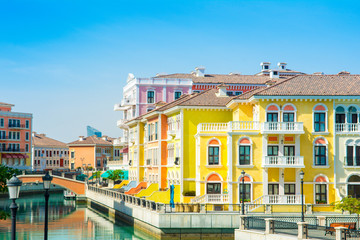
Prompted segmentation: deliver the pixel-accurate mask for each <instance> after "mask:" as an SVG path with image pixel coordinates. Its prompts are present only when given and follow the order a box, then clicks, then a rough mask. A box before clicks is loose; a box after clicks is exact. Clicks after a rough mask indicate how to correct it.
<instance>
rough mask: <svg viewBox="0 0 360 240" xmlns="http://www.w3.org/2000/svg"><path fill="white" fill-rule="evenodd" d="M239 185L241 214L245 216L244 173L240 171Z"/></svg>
mask: <svg viewBox="0 0 360 240" xmlns="http://www.w3.org/2000/svg"><path fill="white" fill-rule="evenodd" d="M241 179H242V180H241V183H242V189H241V198H242V202H241V214H242V215H245V184H244V181H245V171H244V170H242V172H241Z"/></svg>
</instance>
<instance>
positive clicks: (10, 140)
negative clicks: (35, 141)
mask: <svg viewBox="0 0 360 240" xmlns="http://www.w3.org/2000/svg"><path fill="white" fill-rule="evenodd" d="M12 107H14V105H13V104H8V103H0V157H1V164H3V165H6V166H9V167H12V168H18V169H31V163H32V160H31V145H32V143H31V131H32V114H31V113H19V112H12Z"/></svg>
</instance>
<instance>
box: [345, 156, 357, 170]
mask: <svg viewBox="0 0 360 240" xmlns="http://www.w3.org/2000/svg"><path fill="white" fill-rule="evenodd" d="M344 166H345V167H347V168H360V156H356V157H354V156H346V157H344Z"/></svg>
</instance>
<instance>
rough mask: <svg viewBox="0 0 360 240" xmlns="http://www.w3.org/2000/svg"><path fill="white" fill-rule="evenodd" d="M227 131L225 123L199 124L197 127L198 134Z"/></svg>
mask: <svg viewBox="0 0 360 240" xmlns="http://www.w3.org/2000/svg"><path fill="white" fill-rule="evenodd" d="M227 130H228V124H227V123H200V124H199V125H198V132H226V131H227Z"/></svg>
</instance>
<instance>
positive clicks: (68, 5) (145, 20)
mask: <svg viewBox="0 0 360 240" xmlns="http://www.w3.org/2000/svg"><path fill="white" fill-rule="evenodd" d="M0 4H1V5H0V82H1V85H0V86H1V90H2V91H1V97H0V102H8V103H13V104H15V105H16V106H15V108H14V111H19V112H31V113H33V114H34V125H33V129H34V131H37V132H42V133H46V134H47V135H48V136H50V137H53V138H55V139H58V140H61V141H65V142H70V141H73V140H75V139H76V138H77V137H78V136H79V135H85V134H86V125H91V126H94V127H95V128H97V129H99V130H101V131H103V133H104V134H106V135H109V136H112V137H117V136H119V135H120V132H121V131H120V130H119V129H117V127H116V120H117V119H118V118H120V113H119V112H114V111H113V105H114V104H115V103H119V102H120V100H121V94H122V87H123V86H124V84H125V82H126V77H127V74H128V73H129V72H132V73H134V74H135V76H141V77H147V76H154V75H155V74H156V73H159V72H162V73H163V72H165V73H174V72H190V71H191V70H193V69H194V68H195V67H196V66H198V65H203V66H205V67H206V72H208V73H229V72H234V71H235V72H241V73H243V74H254V73H256V72H257V71H259V69H260V66H259V63H260V62H262V61H270V62H272V63H273V65H274V64H276V63H277V62H279V61H285V62H287V63H288V67H289V68H291V69H296V70H300V71H304V72H307V73H312V72H317V71H322V72H325V73H328V74H330V73H337V72H339V71H341V70H347V71H350V72H351V73H360V71H359V62H360V61H359V59H360V47H359V44H360V30H359V29H360V28H359V24H360V14H359V12H360V2H358V1H330V0H327V1H225V0H223V1H211V0H207V1H195V0H194V1H137V0H131V1H130V0H128V1H121V0H116V1H91V0H87V1H80V0H79V1H73V0H71V1H70V0H62V1H55V0H53V1H48V0H43V1H40V0H32V1H0Z"/></svg>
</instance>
